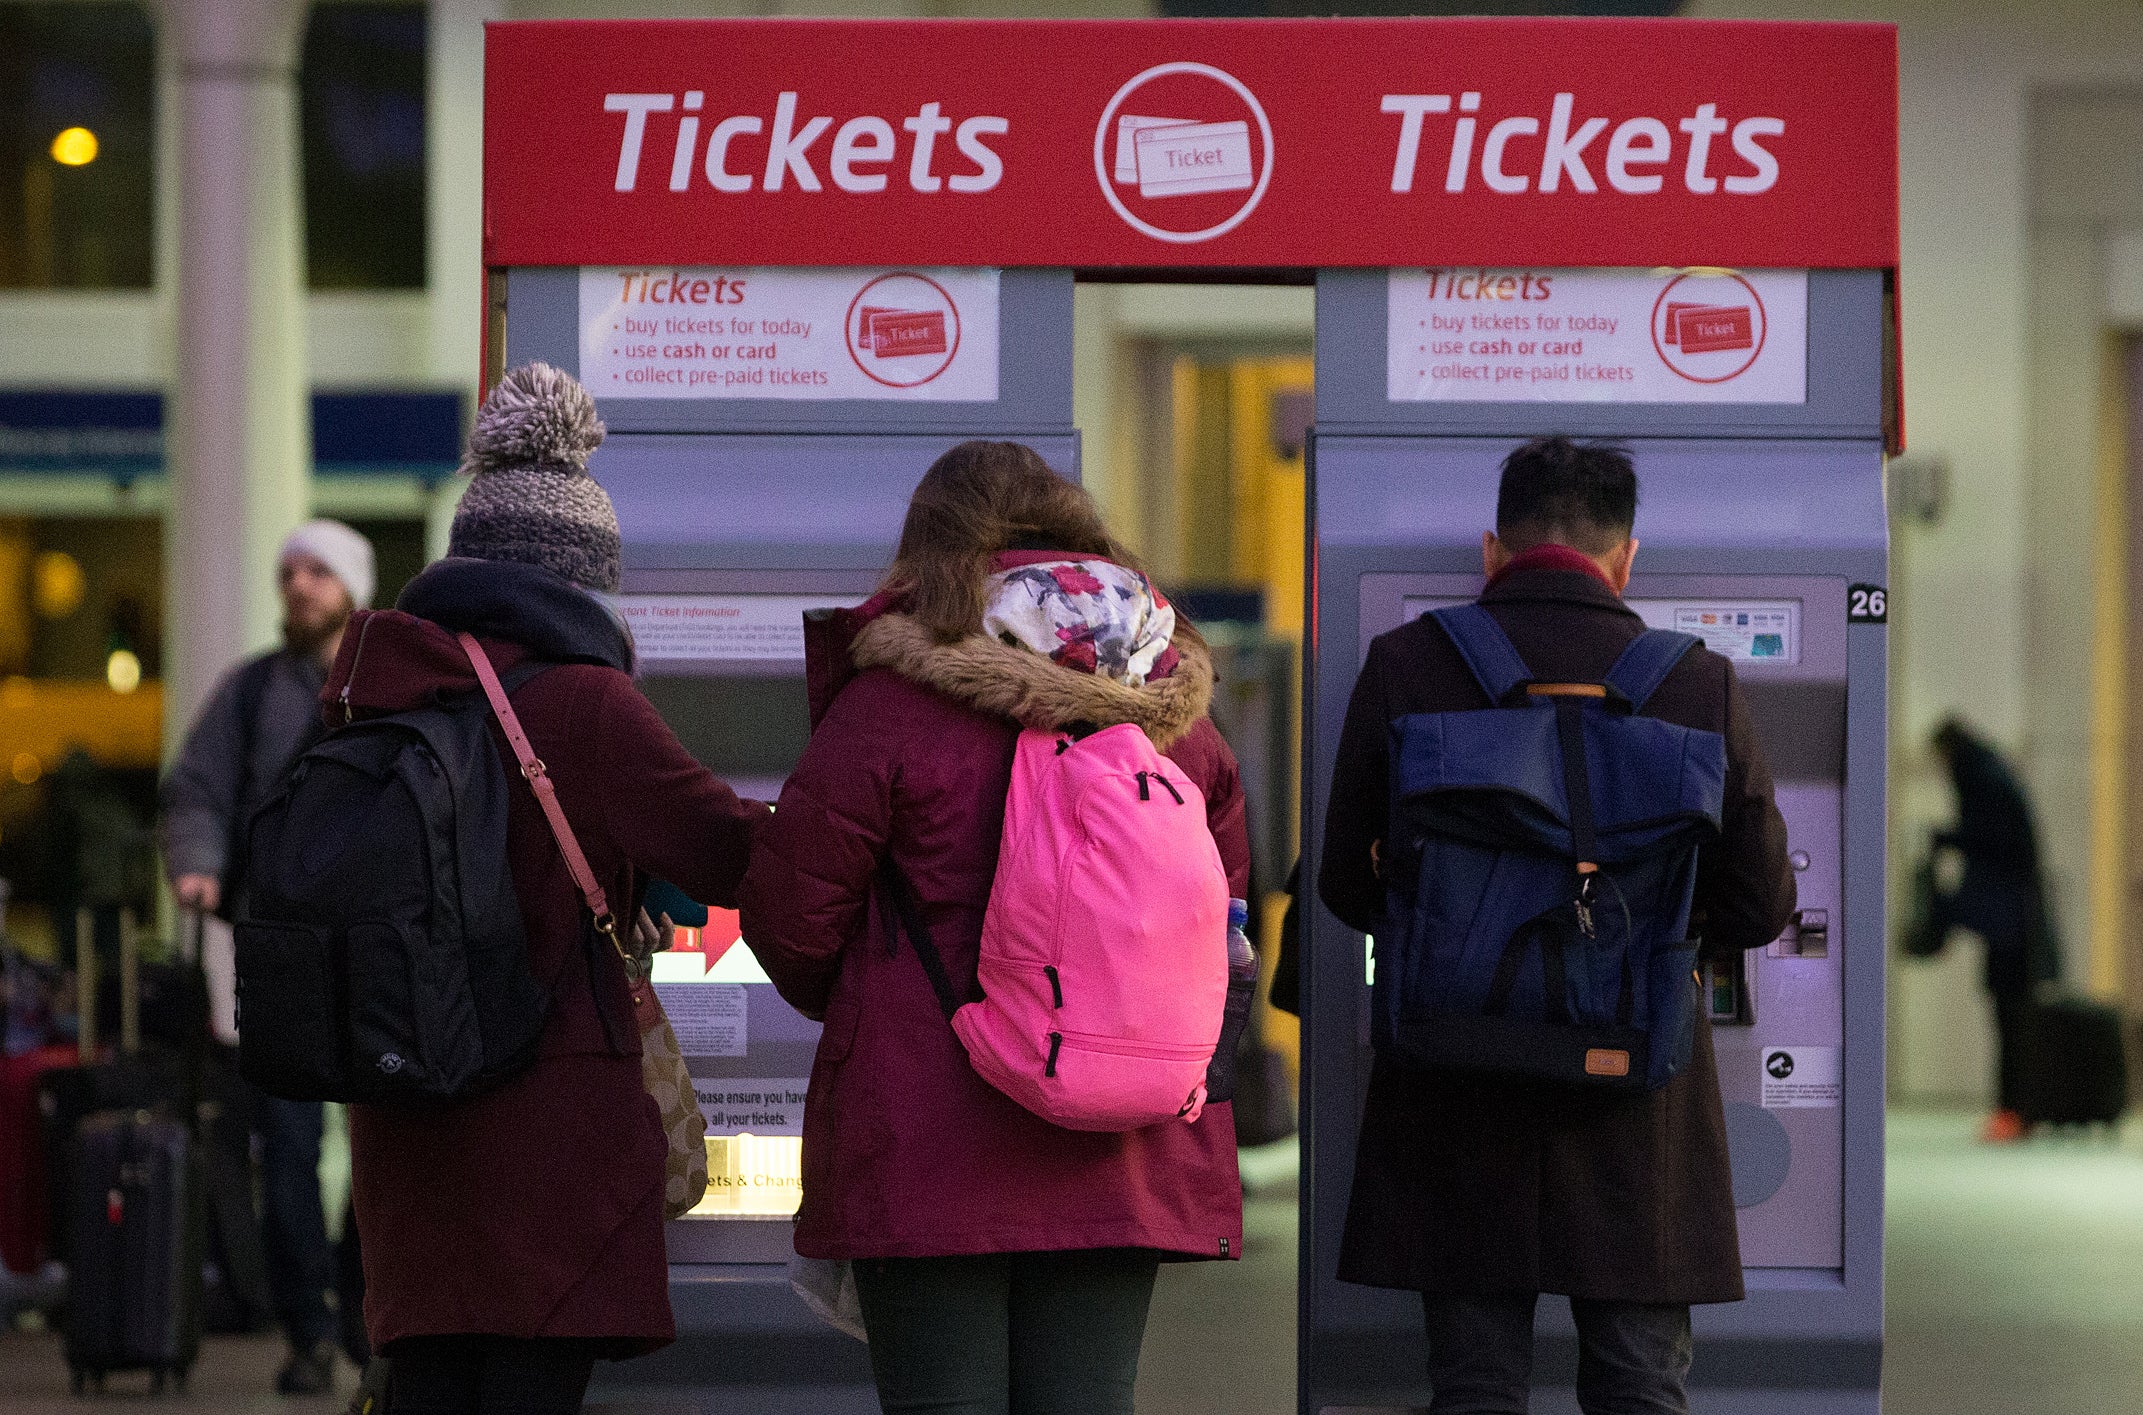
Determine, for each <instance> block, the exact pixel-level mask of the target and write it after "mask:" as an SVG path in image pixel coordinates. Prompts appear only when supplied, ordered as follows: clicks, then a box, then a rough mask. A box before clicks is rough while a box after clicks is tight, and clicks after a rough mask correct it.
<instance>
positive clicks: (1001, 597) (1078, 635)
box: [982, 551, 1176, 688]
mask: <svg viewBox="0 0 2143 1415" xmlns="http://www.w3.org/2000/svg"><path fill="white" fill-rule="evenodd" d="M993 566H994V570H995V573H994V574H992V575H991V576H990V581H989V590H988V594H987V596H986V603H985V608H984V609H983V614H982V632H983V633H985V634H988V635H989V636H990V637H991V638H993V639H996V640H998V641H1000V642H1002V643H1007V644H1017V645H1020V646H1022V647H1025V648H1029V649H1032V650H1034V652H1036V653H1038V654H1042V655H1044V656H1045V657H1047V658H1048V659H1049V660H1050V661H1051V662H1053V663H1057V664H1060V665H1062V666H1063V667H1065V668H1070V669H1074V670H1076V671H1078V672H1082V673H1092V674H1096V675H1098V676H1100V677H1103V678H1111V679H1114V680H1115V681H1116V682H1119V683H1123V684H1125V685H1127V686H1129V687H1134V688H1136V687H1140V686H1143V685H1144V684H1145V682H1146V681H1147V680H1148V679H1149V678H1161V677H1166V676H1167V674H1168V671H1169V670H1170V669H1171V668H1173V667H1174V666H1175V662H1176V653H1175V650H1174V649H1173V648H1171V647H1170V646H1169V639H1170V638H1171V637H1173V636H1174V634H1175V632H1176V611H1175V609H1174V608H1173V607H1172V606H1171V605H1170V604H1169V602H1168V599H1167V597H1166V596H1164V595H1163V594H1162V593H1161V592H1160V591H1159V590H1157V589H1155V588H1154V587H1153V582H1152V581H1151V580H1148V579H1147V578H1146V577H1145V576H1144V575H1142V574H1140V573H1139V572H1138V571H1136V570H1132V569H1129V568H1127V567H1125V566H1122V565H1118V564H1117V563H1116V562H1114V561H1112V560H1104V559H1102V558H1101V557H1099V556H1067V555H1064V554H1063V553H1061V552H1058V551H1010V552H1007V553H1005V554H1003V555H1000V556H998V557H997V558H996V560H995V561H994V562H993Z"/></svg>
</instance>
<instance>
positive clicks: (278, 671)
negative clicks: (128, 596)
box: [163, 649, 327, 884]
mask: <svg viewBox="0 0 2143 1415" xmlns="http://www.w3.org/2000/svg"><path fill="white" fill-rule="evenodd" d="M262 662H265V663H266V664H267V667H266V668H265V669H264V670H262V671H264V672H265V673H266V674H267V678H266V679H265V681H264V682H263V683H262V684H261V690H260V692H259V694H258V699H259V711H258V713H257V714H256V715H255V717H254V720H253V721H252V723H250V724H247V723H244V722H241V721H240V720H239V719H240V717H241V716H242V714H243V705H242V704H241V702H240V699H241V697H242V696H243V695H244V681H243V680H244V679H245V677H246V672H247V670H248V669H249V668H250V667H252V665H253V664H256V663H262ZM326 682H327V670H326V669H325V668H323V667H322V666H321V665H320V661H319V660H318V659H317V658H315V657H313V656H312V655H311V654H299V653H292V652H291V651H290V650H288V649H277V650H275V651H274V652H273V653H269V654H264V655H262V656H260V657H259V658H253V659H248V660H246V661H245V662H244V663H241V664H239V665H238V666H237V667H235V668H233V669H231V671H230V672H228V673H226V674H224V675H223V678H222V679H221V681H219V682H218V683H217V684H216V690H215V691H214V692H212V693H210V694H209V696H208V701H207V702H206V703H204V704H202V706H201V715H200V716H199V717H197V718H195V719H194V724H193V727H192V728H191V729H190V730H189V731H188V732H187V734H186V741H185V744H184V745H183V746H181V747H180V749H179V756H178V760H177V761H175V762H173V763H172V766H171V774H170V775H169V776H167V777H165V778H164V789H163V808H164V868H165V869H166V870H168V871H169V872H170V874H171V876H172V877H173V878H177V877H178V876H180V875H190V874H203V875H215V876H216V877H217V878H219V879H221V878H222V877H223V875H224V874H225V872H226V870H227V869H228V868H229V865H230V852H231V834H232V831H233V830H234V829H235V828H236V827H237V826H238V825H239V824H240V823H242V822H244V821H245V820H247V819H249V818H250V817H251V816H252V814H253V811H254V809H255V808H256V807H258V806H259V805H260V804H261V802H262V801H264V800H266V799H267V796H268V793H269V792H270V791H272V790H273V789H274V788H275V784H276V782H277V781H278V780H280V779H281V777H282V775H283V770H284V768H286V767H288V766H289V765H290V762H291V759H292V758H294V757H295V756H296V755H297V754H298V750H299V748H300V747H301V746H302V745H304V743H305V741H306V740H307V738H308V736H309V735H310V734H311V731H312V725H313V724H314V723H315V722H316V721H317V720H318V719H319V715H320V689H321V687H322V686H323V685H325V684H326ZM225 883H226V884H228V883H230V881H225Z"/></svg>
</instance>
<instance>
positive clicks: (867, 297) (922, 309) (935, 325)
mask: <svg viewBox="0 0 2143 1415" xmlns="http://www.w3.org/2000/svg"><path fill="white" fill-rule="evenodd" d="M959 353H960V307H959V305H958V304H957V303H955V302H954V300H953V297H952V295H951V294H950V293H949V292H948V291H947V290H946V289H945V287H944V286H942V285H940V284H939V283H938V282H937V281H935V280H932V279H931V278H930V277H929V276H927V275H918V274H916V273H915V272H913V271H905V270H903V271H895V272H893V273H892V274H890V275H881V276H879V277H878V278H876V279H875V280H872V281H871V282H870V283H869V284H867V285H865V286H864V287H863V288H862V289H861V290H859V291H857V293H856V298H855V299H854V300H853V301H851V302H850V303H849V307H848V356H849V358H850V359H852V360H854V362H855V365H856V367H857V368H859V369H861V370H862V371H863V374H864V376H865V377H866V378H869V379H871V380H872V381H873V382H876V383H882V384H885V385H886V386H887V387H889V388H916V387H920V386H921V385H923V384H926V383H928V382H930V381H931V380H932V379H934V378H936V377H937V376H938V375H939V374H942V373H943V372H945V370H947V369H949V368H951V367H952V365H953V360H954V359H955V358H957V357H958V356H959Z"/></svg>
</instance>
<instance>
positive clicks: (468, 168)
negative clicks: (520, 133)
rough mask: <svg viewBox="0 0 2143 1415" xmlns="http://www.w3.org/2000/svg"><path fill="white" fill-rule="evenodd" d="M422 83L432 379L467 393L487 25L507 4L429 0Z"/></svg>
mask: <svg viewBox="0 0 2143 1415" xmlns="http://www.w3.org/2000/svg"><path fill="white" fill-rule="evenodd" d="M426 8H427V10H428V11H429V21H428V23H429V30H430V41H431V46H430V47H431V52H430V55H429V57H428V59H427V60H426V64H427V74H426V79H425V115H424V127H425V151H426V157H425V164H426V165H425V188H426V190H425V227H426V230H425V259H424V268H425V285H426V287H427V290H428V299H427V305H428V307H429V310H430V314H431V367H430V369H429V370H428V372H429V374H430V376H431V378H432V379H433V380H434V381H436V382H438V383H441V384H445V385H453V386H458V387H462V388H466V389H469V390H470V392H471V395H472V396H473V395H474V392H475V390H476V388H477V386H478V382H479V379H480V376H481V373H482V370H481V369H480V368H479V366H478V365H479V363H480V356H479V350H480V349H481V348H482V347H483V325H484V243H483V218H484V209H483V207H484V23H485V22H486V21H487V20H502V19H505V18H506V7H505V4H504V0H431V3H430V5H429V6H427V7H426Z"/></svg>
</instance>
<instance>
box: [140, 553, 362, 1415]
mask: <svg viewBox="0 0 2143 1415" xmlns="http://www.w3.org/2000/svg"><path fill="white" fill-rule="evenodd" d="M276 585H277V588H278V590H279V592H280V594H281V596H282V603H283V643H282V647H280V648H277V649H274V650H271V651H270V652H268V653H265V654H261V655H259V656H258V657H256V658H251V659H248V660H246V661H245V662H244V663H241V664H239V665H238V666H237V667H235V668H233V669H231V670H230V672H228V673H226V674H225V675H224V676H223V679H222V681H220V682H219V683H217V685H216V687H215V690H214V691H213V692H212V693H210V694H209V697H208V701H207V702H206V703H204V704H203V705H202V708H201V713H200V716H198V717H197V718H195V719H194V723H193V726H192V728H190V729H189V730H188V732H187V734H186V741H185V743H184V745H183V746H182V747H181V748H180V749H179V756H178V760H177V762H176V763H174V764H173V766H172V768H171V775H170V776H169V777H168V778H166V779H165V782H164V790H163V809H164V824H163V845H164V863H165V868H166V869H167V870H168V872H169V874H170V876H171V888H172V892H173V893H174V894H176V895H177V896H178V901H179V904H180V906H181V907H182V908H185V909H188V910H191V911H193V912H194V913H196V914H199V915H201V916H202V920H203V927H202V955H203V962H204V963H205V964H206V965H207V968H208V973H209V977H210V990H211V996H212V997H213V998H214V1005H213V1014H214V1020H213V1024H212V1025H213V1026H214V1028H215V1031H216V1035H217V1040H219V1041H220V1042H222V1043H223V1044H224V1045H226V1046H230V1045H234V1044H235V1043H236V1041H237V1027H236V1016H235V1013H236V1007H235V1002H234V1000H233V995H232V966H231V931H230V926H229V923H228V922H227V921H228V920H230V919H232V918H234V917H236V915H237V912H238V903H239V901H240V900H241V899H242V898H243V897H244V893H245V859H244V851H243V849H242V848H241V847H242V843H243V841H244V838H245V836H244V831H245V825H246V822H247V821H248V820H250V819H251V818H252V815H253V812H254V810H255V809H256V808H257V807H258V806H259V805H260V804H261V803H262V802H263V801H264V800H266V799H267V797H268V796H269V794H270V793H271V792H273V791H274V789H275V787H276V784H277V783H278V782H279V781H280V780H281V779H282V777H283V773H284V772H285V771H286V770H288V769H289V766H290V764H291V762H293V761H295V760H296V759H297V757H298V755H299V754H300V753H301V752H303V751H304V750H305V749H306V748H307V747H309V746H311V745H312V744H313V743H314V742H315V741H317V740H318V739H319V738H320V736H321V735H323V733H324V728H323V726H322V724H321V717H320V690H321V688H322V687H324V686H325V685H326V683H327V670H328V666H329V665H330V664H332V663H333V662H334V660H335V653H336V650H338V649H339V648H341V646H342V632H343V629H344V627H345V626H346V625H347V624H348V623H349V622H350V615H351V614H352V613H353V612H354V611H356V610H358V609H362V608H364V607H366V606H368V605H369V604H371V602H372V591H373V562H372V543H371V542H370V541H368V540H366V539H365V538H364V537H363V536H362V535H360V534H358V533H357V532H356V531H354V530H352V529H351V528H350V527H348V526H346V525H344V524H342V523H341V522H340V521H328V520H317V521H308V522H306V523H305V524H304V525H302V526H299V527H298V528H297V529H296V530H294V531H292V532H291V533H290V534H289V536H288V537H287V538H285V539H284V541H283V545H282V549H281V551H280V553H279V554H278V556H277V560H276ZM324 1122H325V1113H324V1111H323V1109H322V1106H321V1104H320V1103H319V1102H318V1101H286V1100H279V1099H276V1098H274V1097H272V1096H260V1097H258V1098H256V1111H255V1118H254V1124H255V1129H256V1131H257V1133H258V1135H259V1139H260V1149H261V1170H262V1174H261V1179H262V1184H261V1191H262V1206H261V1207H262V1214H261V1227H262V1239H263V1241H264V1245H265V1247H266V1250H267V1259H268V1274H269V1282H270V1285H271V1287H272V1288H273V1290H274V1298H275V1309H276V1316H277V1318H278V1320H279V1321H280V1322H281V1323H282V1327H283V1334H284V1335H285V1336H286V1337H287V1338H288V1339H289V1341H290V1357H289V1359H288V1360H287V1361H286V1362H285V1363H284V1365H283V1368H282V1370H281V1372H280V1373H278V1375H277V1376H276V1382H275V1387H276V1389H277V1390H278V1391H279V1392H281V1393H283V1394H285V1395H311V1394H317V1393H319V1392H323V1391H326V1390H329V1389H331V1388H332V1385H333V1378H334V1359H335V1345H336V1338H337V1335H338V1333H339V1331H340V1324H339V1323H338V1322H337V1320H336V1317H335V1314H334V1313H333V1312H332V1311H330V1310H329V1308H328V1303H327V1293H328V1292H329V1291H330V1290H331V1289H333V1288H334V1287H335V1286H336V1261H335V1254H334V1250H333V1248H332V1246H331V1245H330V1244H329V1242H328V1236H327V1223H326V1217H325V1214H324V1212H323V1209H322V1204H321V1197H320V1144H321V1136H322V1132H323V1128H324ZM353 1354H354V1353H353Z"/></svg>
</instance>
